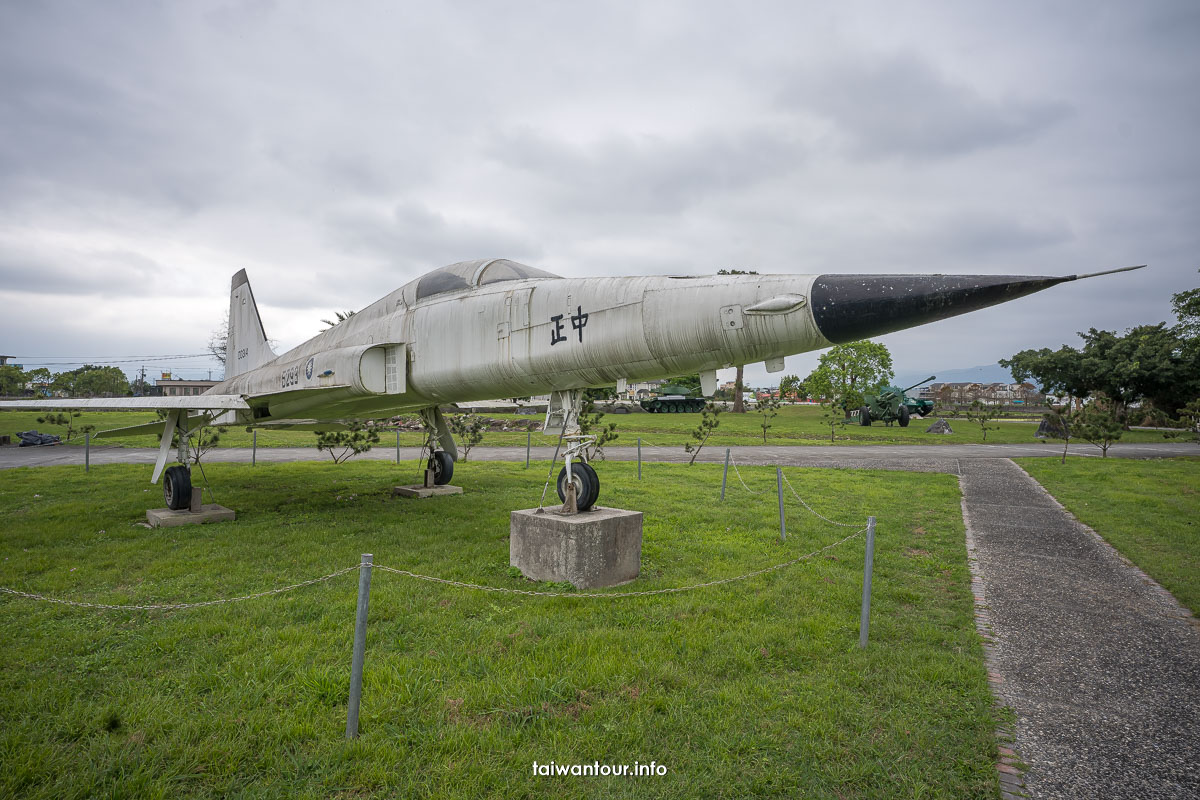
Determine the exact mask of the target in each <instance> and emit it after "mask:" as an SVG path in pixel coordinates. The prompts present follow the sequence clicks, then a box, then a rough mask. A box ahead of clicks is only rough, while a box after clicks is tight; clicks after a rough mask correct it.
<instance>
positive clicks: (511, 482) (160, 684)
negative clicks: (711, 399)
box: [0, 461, 998, 799]
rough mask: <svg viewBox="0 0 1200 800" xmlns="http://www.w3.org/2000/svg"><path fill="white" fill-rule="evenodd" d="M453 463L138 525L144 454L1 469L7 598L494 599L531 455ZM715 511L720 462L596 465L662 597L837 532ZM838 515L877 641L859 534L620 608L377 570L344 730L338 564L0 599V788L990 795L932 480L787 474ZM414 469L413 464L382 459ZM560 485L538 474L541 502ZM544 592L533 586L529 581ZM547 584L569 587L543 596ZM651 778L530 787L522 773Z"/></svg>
mask: <svg viewBox="0 0 1200 800" xmlns="http://www.w3.org/2000/svg"><path fill="white" fill-rule="evenodd" d="M535 466H536V467H537V468H536V469H530V470H525V469H523V468H522V466H521V465H517V464H497V463H476V462H469V463H466V464H460V465H459V466H458V468H457V469H456V471H455V478H456V481H455V482H456V483H459V484H461V485H463V486H464V487H466V489H467V492H466V494H464V495H461V496H456V497H446V498H437V499H432V500H420V501H412V500H402V499H394V498H392V497H391V496H390V494H389V488H390V487H391V486H392V485H393V484H394V483H396V482H397V481H396V470H395V468H394V467H393V466H391V465H388V464H385V463H380V462H354V461H352V462H349V463H347V464H343V465H341V466H335V465H333V464H331V463H328V462H325V463H301V464H282V465H271V466H268V467H263V466H259V467H257V468H254V467H250V466H249V465H241V464H212V465H211V466H209V467H208V472H209V477H210V478H211V479H212V480H213V481H214V484H215V487H216V490H217V499H218V500H219V501H221V502H222V503H224V504H226V505H229V506H231V507H233V508H235V509H237V510H238V512H239V519H238V520H237V522H235V523H222V524H213V525H205V526H202V527H196V528H169V529H155V530H150V529H146V528H143V527H139V526H138V525H137V523H138V522H140V521H142V520H144V518H145V509H146V508H147V507H153V506H158V505H160V500H161V496H160V494H159V490H158V488H157V487H149V486H148V485H147V484H146V481H147V479H148V477H149V472H150V468H149V467H146V466H134V465H120V466H105V467H101V468H99V469H93V470H92V472H91V473H90V474H83V473H81V472H79V470H77V469H66V468H42V469H14V470H6V471H4V472H3V473H0V518H3V519H4V521H5V522H4V526H3V532H2V533H0V551H2V552H0V557H2V558H3V561H2V562H0V585H3V586H9V587H13V588H17V589H21V590H24V591H32V592H40V593H45V594H49V595H53V596H60V597H67V598H71V599H76V600H88V601H93V602H102V603H149V602H179V601H190V600H203V599H211V598H220V597H231V596H237V595H241V594H247V593H251V592H256V591H260V590H263V589H266V588H271V587H275V586H279V585H284V584H289V583H293V582H296V581H300V580H304V579H307V578H310V577H315V576H318V575H323V574H327V573H330V572H332V571H334V570H335V569H338V568H341V567H344V566H349V565H353V564H356V563H357V562H358V559H359V554H360V553H363V552H371V553H374V555H375V561H376V563H377V564H383V565H388V566H393V567H398V568H404V569H410V570H413V571H416V572H421V573H425V574H430V575H437V576H442V577H447V578H454V579H459V580H464V581H473V582H478V583H484V584H488V585H492V586H502V587H514V588H528V587H530V586H533V585H532V584H529V583H528V582H527V581H525V580H523V579H522V578H520V577H519V576H515V575H513V574H512V573H511V572H510V569H509V567H508V542H507V538H508V514H509V511H510V510H511V509H516V508H523V507H529V506H531V505H536V504H537V500H538V497H539V495H540V493H541V489H542V481H543V479H544V477H545V474H546V472H545V470H546V469H547V467H548V465H547V464H545V463H543V464H540V465H535ZM743 473H744V475H745V476H746V480H747V482H748V483H749V484H750V485H751V486H752V487H756V488H760V489H763V490H767V491H766V493H765V494H763V495H759V496H756V495H750V494H748V493H746V492H745V491H744V490H742V489H741V487H740V485H739V486H738V488H737V490H736V491H735V490H733V489H732V488H731V490H730V494H729V496H728V499H727V501H726V502H725V503H724V504H721V503H719V502H718V494H719V489H720V467H719V466H715V465H711V466H709V465H700V466H695V467H690V468H689V467H685V466H682V465H663V464H655V465H653V466H652V467H651V468H650V469H648V470H647V471H646V473H645V475H646V480H644V481H642V482H639V481H638V480H637V479H636V467H635V466H634V465H632V464H614V463H609V464H603V465H602V466H601V468H600V475H601V480H602V481H603V482H604V488H603V490H602V494H601V502H602V503H604V504H605V505H612V506H619V507H625V508H635V509H639V510H642V511H644V512H645V514H646V517H645V534H644V543H643V553H642V577H641V578H639V579H638V580H637V581H635V582H634V583H633V584H631V585H629V586H628V587H623V589H618V590H615V591H621V590H625V589H637V590H641V589H655V588H662V587H671V586H682V585H687V584H691V583H694V582H698V581H705V580H710V579H713V578H721V577H727V576H734V575H739V574H742V573H745V572H748V571H750V570H753V569H757V568H760V567H764V566H768V565H771V564H775V563H779V562H782V561H785V560H787V559H789V558H794V557H796V556H797V555H801V554H804V553H807V552H810V551H812V550H815V549H816V548H817V547H820V546H823V545H825V544H828V543H831V542H834V541H836V540H838V539H839V538H841V537H842V536H843V535H845V531H846V529H843V528H833V527H830V526H828V525H826V524H825V523H822V522H820V521H819V520H816V519H815V518H814V517H812V516H810V515H808V514H807V513H806V512H804V511H803V510H802V509H801V508H800V506H799V505H798V504H797V503H795V502H794V500H789V501H788V506H787V508H788V520H789V522H788V524H789V536H788V539H787V541H786V542H784V543H781V542H780V541H779V535H778V522H777V507H776V500H775V498H774V496H773V495H772V494H771V492H772V491H773V489H774V484H775V478H774V470H773V469H769V468H755V467H749V468H746V469H745V470H744V471H743ZM788 474H789V476H790V478H791V481H792V483H793V484H794V485H795V486H796V488H797V489H798V490H799V491H800V492H801V493H802V494H803V495H805V496H806V499H808V500H809V502H810V503H811V504H812V505H813V506H814V507H815V508H816V509H817V510H818V511H821V512H822V513H824V514H825V515H827V516H830V517H832V518H834V519H839V520H845V521H858V520H862V519H864V518H865V517H866V516H867V515H868V514H869V513H875V514H876V515H877V516H878V517H879V527H878V538H877V549H876V560H875V584H874V606H873V617H872V627H871V644H870V646H869V647H868V648H867V649H866V650H865V651H863V650H860V649H859V648H858V647H857V638H858V611H859V602H860V592H861V579H862V557H863V540H862V538H861V537H860V538H856V539H852V540H851V541H849V542H846V543H845V544H843V545H841V546H840V547H838V548H837V549H835V550H831V551H829V552H828V553H827V554H825V555H824V556H822V557H819V558H817V559H814V560H812V561H808V562H802V563H801V564H798V565H795V566H792V567H788V568H786V569H784V570H780V571H777V572H774V573H770V574H766V575H762V576H759V577H756V578H752V579H750V580H747V581H744V582H739V583H735V584H730V585H725V586H721V587H714V588H707V589H701V590H695V591H690V592H684V593H679V594H671V595H662V596H655V597H647V598H627V599H612V600H604V599H599V600H597V599H571V598H568V597H553V598H534V597H522V596H515V595H506V594H497V593H484V592H479V591H473V590H466V589H459V588H455V587H449V586H443V585H435V584H430V583H427V582H422V581H414V580H411V579H406V578H402V577H400V576H397V575H392V574H388V573H384V572H382V571H376V573H375V575H374V579H373V583H372V591H371V622H370V628H369V634H368V644H367V659H366V677H365V682H364V690H363V706H362V718H361V729H362V736H361V738H360V739H358V740H357V741H354V742H349V743H348V742H346V741H345V740H344V738H343V735H344V729H345V715H346V702H347V695H348V681H349V671H350V654H351V640H352V633H353V624H354V608H355V586H356V575H355V574H354V573H351V574H347V575H343V576H341V577H339V578H337V579H335V580H333V581H330V582H328V583H323V584H317V585H315V586H310V587H307V588H304V589H300V590H297V591H294V592H291V593H288V594H284V595H279V596H274V597H268V598H262V599H257V600H252V601H248V602H245V603H238V604H230V605H221V606H215V607H207V608H198V609H192V610H186V611H174V612H129V611H121V612H100V611H92V610H83V609H74V608H66V607H63V606H59V605H51V604H47V603H41V602H35V601H32V600H28V599H24V598H18V597H13V596H8V595H3V596H0V598H2V599H0V640H2V641H3V643H4V645H3V648H2V650H0V652H2V656H0V722H2V723H3V724H2V725H0V763H2V768H0V796H3V797H41V798H56V799H57V798H75V797H79V798H83V797H94V796H113V797H117V796H122V797H231V796H238V797H242V796H245V797H284V796H286V797H314V798H315V797H346V798H350V797H353V798H362V797H410V796H436V797H471V798H474V797H530V798H532V797H547V796H554V797H598V796H615V797H744V796H756V797H789V798H792V797H841V798H849V797H878V798H892V797H945V798H966V797H986V798H993V797H996V796H997V792H998V789H997V783H996V778H995V769H994V759H995V755H996V746H995V739H994V731H995V728H996V724H997V720H996V712H995V711H994V709H993V706H992V700H991V696H990V694H989V691H988V688H987V683H986V674H985V670H984V667H983V662H982V651H981V646H980V641H979V638H978V636H977V634H976V632H975V628H974V623H973V606H972V596H971V592H970V574H969V571H968V568H967V563H966V553H965V545H964V539H963V523H962V517H961V512H960V506H959V492H958V488H957V483H956V481H955V479H954V478H953V477H952V476H949V475H930V474H916V473H899V472H870V471H840V470H818V469H799V468H797V469H792V470H789V471H788ZM405 477H406V478H407V477H408V476H407V475H406V476H405ZM551 491H552V492H553V489H551ZM543 586H544V585H543ZM548 588H550V589H551V590H555V591H565V590H564V589H563V587H556V586H551V587H548ZM535 761H536V762H539V763H546V762H550V761H554V762H556V763H557V764H583V763H587V764H591V763H593V762H594V761H600V762H601V763H605V764H629V765H632V764H633V763H634V762H640V763H642V764H647V763H649V762H651V761H655V762H657V763H658V764H661V765H665V766H666V767H667V774H666V775H655V776H642V777H543V776H538V775H534V774H533V763H534V762H535Z"/></svg>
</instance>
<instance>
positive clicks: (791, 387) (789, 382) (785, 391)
mask: <svg viewBox="0 0 1200 800" xmlns="http://www.w3.org/2000/svg"><path fill="white" fill-rule="evenodd" d="M802 386H803V383H802V382H801V381H800V378H799V376H797V375H784V376H783V377H782V378H780V379H779V399H780V400H782V399H784V398H785V397H790V398H791V399H792V400H798V399H799V396H800V391H801V387H802Z"/></svg>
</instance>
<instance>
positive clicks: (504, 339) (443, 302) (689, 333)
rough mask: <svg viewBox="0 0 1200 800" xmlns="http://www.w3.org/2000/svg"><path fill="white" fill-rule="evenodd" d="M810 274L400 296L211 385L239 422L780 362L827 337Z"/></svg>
mask: <svg viewBox="0 0 1200 800" xmlns="http://www.w3.org/2000/svg"><path fill="white" fill-rule="evenodd" d="M814 278H815V276H813V275H799V276H773V275H762V276H753V280H748V279H747V276H717V277H710V278H665V277H650V278H578V279H568V278H536V279H530V280H520V281H507V282H502V283H496V284H492V285H489V286H481V287H476V288H470V289H466V290H460V291H450V292H445V293H442V294H437V295H434V296H432V297H429V298H427V299H424V300H420V301H413V302H411V304H409V303H406V302H405V300H404V299H403V297H402V292H401V291H397V292H393V293H392V294H390V295H388V296H387V297H385V298H383V299H382V300H380V301H378V302H376V303H374V304H373V305H371V306H369V307H367V308H366V309H363V310H362V311H360V312H358V313H357V314H354V315H353V316H351V317H350V318H349V319H347V320H346V321H345V322H342V323H340V324H339V325H337V326H335V327H334V328H332V329H330V330H328V331H325V332H324V333H322V334H320V335H318V336H316V337H314V338H313V339H311V340H309V341H308V342H305V343H304V344H302V345H300V346H299V347H297V348H294V349H293V350H290V351H288V352H287V353H284V354H282V355H281V356H279V357H278V358H276V359H274V360H273V361H270V362H268V363H267V364H265V365H263V366H261V367H259V368H257V369H254V370H251V371H249V372H246V373H244V374H240V375H236V376H234V377H232V378H230V379H228V380H226V381H224V382H222V383H220V384H218V385H217V386H215V387H213V389H212V390H211V391H212V392H214V393H220V394H226V395H228V394H237V395H243V396H246V397H247V399H248V402H249V405H250V406H251V407H252V409H254V411H253V412H252V413H251V414H241V415H239V418H238V420H237V421H239V422H245V423H253V422H254V421H259V422H262V423H267V422H275V423H278V422H281V421H284V420H287V419H307V420H311V419H349V418H354V417H363V418H372V417H379V416H385V415H388V414H393V413H397V412H401V411H406V410H413V409H419V408H424V407H428V406H431V405H436V404H439V403H452V402H457V401H471V400H487V399H491V398H497V397H520V396H527V395H534V394H545V393H548V392H551V391H553V390H563V389H574V388H583V387H590V386H607V385H610V384H611V385H616V383H617V382H618V381H620V380H622V379H627V380H643V379H649V378H658V377H663V376H665V375H674V374H680V373H686V372H696V371H707V370H715V369H718V368H721V367H727V366H733V365H736V364H744V363H749V362H753V361H761V360H765V359H774V358H781V357H783V356H784V355H788V354H791V353H797V352H803V351H806V350H812V349H815V348H820V347H827V346H829V344H830V342H829V341H828V340H826V339H825V338H824V337H823V336H822V335H821V334H820V332H819V331H818V330H817V328H816V325H815V324H814V322H813V318H812V314H811V312H810V310H809V308H808V305H807V304H806V303H805V302H803V299H802V298H803V297H804V296H805V295H806V294H807V292H808V289H809V287H810V286H811V284H812V281H813V280H814ZM780 297H787V298H789V301H790V302H787V303H779V302H777V303H775V305H776V306H780V308H779V309H778V310H776V309H774V308H772V309H769V310H766V311H743V309H749V308H750V307H751V306H754V305H756V304H763V303H764V302H767V301H771V300H773V299H777V298H780ZM796 298H801V300H800V301H799V302H796ZM389 360H390V361H391V364H392V374H393V377H392V379H391V382H390V384H389V381H388V379H387V378H386V376H385V373H386V371H387V365H386V364H385V362H387V361H389ZM401 365H403V366H404V367H405V369H404V370H401V369H400V366H401ZM223 421H230V422H232V421H233V420H232V419H231V418H226V419H225V420H223Z"/></svg>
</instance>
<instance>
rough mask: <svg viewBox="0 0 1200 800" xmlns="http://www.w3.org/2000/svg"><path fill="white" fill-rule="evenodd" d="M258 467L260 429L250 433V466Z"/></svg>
mask: <svg viewBox="0 0 1200 800" xmlns="http://www.w3.org/2000/svg"><path fill="white" fill-rule="evenodd" d="M257 465H258V428H255V429H254V430H252V431H250V466H252V467H254V466H257Z"/></svg>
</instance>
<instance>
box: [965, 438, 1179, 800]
mask: <svg viewBox="0 0 1200 800" xmlns="http://www.w3.org/2000/svg"><path fill="white" fill-rule="evenodd" d="M961 464H962V475H961V477H960V479H959V481H960V484H961V486H962V490H963V511H964V517H965V518H966V522H967V527H968V532H969V533H968V535H969V537H970V539H972V540H973V545H974V546H973V551H974V556H975V559H976V561H975V564H973V568H974V569H975V571H976V574H977V576H978V578H979V581H978V584H977V585H979V584H981V585H982V598H983V602H984V604H985V606H986V609H987V615H988V617H989V619H990V625H991V628H992V632H993V637H994V639H993V641H992V643H991V647H990V648H989V650H990V659H989V660H990V663H989V670H990V671H991V672H992V674H993V675H994V676H995V677H993V690H994V691H995V692H996V693H997V695H998V696H999V697H1000V698H1001V700H1002V702H1003V703H1004V704H1005V705H1008V706H1010V707H1012V708H1013V709H1014V711H1015V712H1016V715H1017V724H1016V729H1015V734H1016V744H1015V746H1014V749H1015V750H1016V751H1017V754H1018V755H1019V756H1020V758H1021V760H1023V761H1024V762H1025V763H1026V764H1027V765H1028V771H1027V773H1026V774H1025V787H1026V789H1027V790H1028V792H1029V793H1030V795H1031V796H1033V797H1036V798H1098V797H1103V798H1189V797H1190V798H1196V797H1200V724H1198V721H1200V626H1198V625H1197V621H1196V618H1195V617H1193V616H1192V615H1191V614H1190V613H1189V612H1188V611H1187V609H1185V608H1183V607H1182V606H1180V605H1179V603H1177V602H1176V601H1175V599H1174V598H1173V597H1171V595H1170V594H1168V593H1167V592H1166V591H1165V590H1163V589H1162V588H1161V587H1159V586H1158V584H1156V583H1154V582H1153V581H1151V580H1150V579H1149V578H1148V577H1146V575H1145V574H1144V573H1142V571H1141V570H1139V569H1137V568H1136V567H1134V566H1132V565H1131V564H1129V563H1128V562H1126V561H1125V560H1124V559H1123V558H1122V557H1121V556H1120V555H1118V554H1117V552H1116V551H1115V550H1114V549H1113V548H1112V547H1110V546H1109V545H1108V544H1107V543H1105V542H1104V541H1103V540H1102V539H1101V538H1100V537H1099V536H1098V535H1097V534H1096V533H1095V532H1094V531H1092V529H1091V528H1088V527H1087V526H1085V525H1083V524H1081V523H1079V522H1078V521H1076V520H1075V518H1074V517H1073V516H1071V514H1070V513H1068V512H1067V511H1066V510H1065V509H1064V508H1063V507H1062V506H1061V505H1059V503H1058V502H1057V501H1056V500H1055V499H1054V498H1053V497H1051V496H1050V495H1049V494H1048V493H1047V492H1046V491H1045V490H1044V489H1042V487H1041V486H1040V485H1039V484H1038V483H1037V482H1036V481H1035V480H1033V478H1031V477H1029V475H1028V474H1026V472H1025V471H1024V470H1022V469H1021V468H1020V467H1018V466H1017V465H1016V464H1014V463H1013V462H1012V461H1009V460H1008V459H973V460H964V461H962V462H961ZM976 593H977V595H979V594H980V592H979V590H978V589H977V590H976ZM1001 779H1002V784H1003V783H1004V782H1006V781H1013V779H1012V777H1007V778H1006V776H1005V773H1003V772H1002V773H1001ZM1013 783H1014V784H1015V781H1013Z"/></svg>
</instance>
